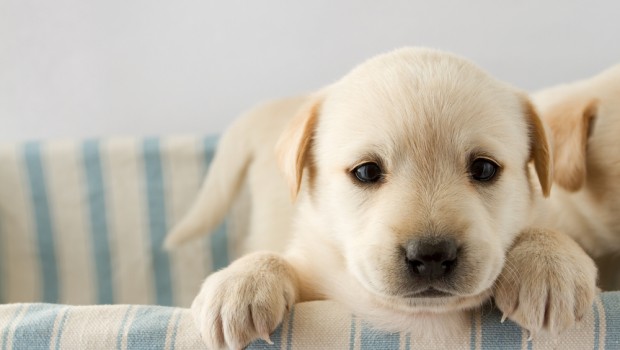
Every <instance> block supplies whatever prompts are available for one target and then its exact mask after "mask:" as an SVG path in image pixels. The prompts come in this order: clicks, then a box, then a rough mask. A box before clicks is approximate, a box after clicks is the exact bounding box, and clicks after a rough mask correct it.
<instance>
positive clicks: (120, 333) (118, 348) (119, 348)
mask: <svg viewBox="0 0 620 350" xmlns="http://www.w3.org/2000/svg"><path fill="white" fill-rule="evenodd" d="M132 308H133V306H132V305H130V306H129V307H128V308H127V311H125V316H123V321H122V322H121V327H120V328H119V329H118V334H117V335H116V350H122V345H123V332H124V331H125V326H126V325H127V320H128V319H129V313H131V309H132Z"/></svg>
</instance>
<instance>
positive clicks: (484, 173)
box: [469, 158, 499, 182]
mask: <svg viewBox="0 0 620 350" xmlns="http://www.w3.org/2000/svg"><path fill="white" fill-rule="evenodd" d="M498 168H499V165H497V164H496V163H495V162H493V161H492V160H490V159H487V158H476V159H474V161H473V162H472V163H471V165H470V167H469V173H470V174H471V177H472V178H473V179H474V180H476V181H481V182H485V181H490V180H492V179H493V178H494V177H495V175H496V174H497V169H498Z"/></svg>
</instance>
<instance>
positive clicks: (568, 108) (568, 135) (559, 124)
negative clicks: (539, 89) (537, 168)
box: [545, 99, 598, 192]
mask: <svg viewBox="0 0 620 350" xmlns="http://www.w3.org/2000/svg"><path fill="white" fill-rule="evenodd" d="M597 105H598V103H597V101H596V100H595V99H587V100H581V101H580V100H575V101H570V102H569V103H562V104H560V105H557V106H554V107H553V109H551V110H550V111H549V113H548V114H546V115H545V120H546V122H547V124H548V125H549V128H550V129H551V136H552V140H553V163H554V174H555V175H554V180H555V182H557V184H558V185H560V186H562V187H563V188H565V189H566V190H568V191H573V192H574V191H577V190H579V189H580V188H581V186H583V183H584V181H585V178H586V148H587V145H588V137H589V136H590V131H591V126H592V125H593V124H592V122H593V121H594V118H595V116H596V111H597Z"/></svg>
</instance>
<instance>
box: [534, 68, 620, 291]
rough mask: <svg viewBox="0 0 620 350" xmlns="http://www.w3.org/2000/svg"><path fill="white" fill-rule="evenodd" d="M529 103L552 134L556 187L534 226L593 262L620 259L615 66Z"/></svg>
mask: <svg viewBox="0 0 620 350" xmlns="http://www.w3.org/2000/svg"><path fill="white" fill-rule="evenodd" d="M533 101H534V102H535V104H536V106H537V107H538V109H539V111H540V113H541V117H542V119H543V120H544V122H545V123H546V124H547V125H548V126H549V129H550V131H551V132H550V136H551V142H552V144H553V148H554V156H553V158H554V161H553V164H554V181H555V182H556V183H557V184H558V185H559V186H557V187H555V188H554V191H553V194H552V196H551V200H550V201H545V202H541V205H543V208H541V210H540V213H546V214H545V215H540V216H539V217H538V218H537V219H536V220H537V221H538V222H539V223H541V224H542V225H544V226H548V227H555V228H557V229H558V230H560V231H562V232H564V233H566V234H568V235H570V236H572V237H573V238H574V239H575V240H576V241H577V242H579V244H580V245H581V246H582V247H584V248H585V249H586V251H587V252H588V253H590V254H591V255H592V256H594V257H596V258H601V257H604V256H605V255H609V254H617V253H619V252H620V216H619V215H618V213H619V212H620V182H619V181H618V179H620V154H619V153H618V152H617V150H618V145H620V143H619V142H618V135H620V65H617V66H614V67H612V68H610V69H608V70H606V71H604V72H602V73H600V74H599V75H597V76H595V77H593V78H590V79H587V80H583V81H579V82H575V83H572V84H566V85H561V86H557V87H553V88H549V89H546V90H544V91H541V92H538V93H536V94H534V95H533ZM616 266H617V265H616ZM612 270H614V271H612V272H615V273H616V274H617V271H615V270H617V268H616V267H615V266H614V268H613V269H612ZM610 277H614V276H610ZM602 282H604V286H605V287H608V288H613V287H615V288H618V285H615V286H614V284H613V282H612V281H608V279H607V280H603V281H602Z"/></svg>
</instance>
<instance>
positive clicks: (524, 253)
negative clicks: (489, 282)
mask: <svg viewBox="0 0 620 350" xmlns="http://www.w3.org/2000/svg"><path fill="white" fill-rule="evenodd" d="M596 274H597V270H596V266H595V264H594V262H593V261H592V259H590V257H589V256H588V255H587V254H586V253H585V252H584V251H583V250H582V249H581V247H579V246H578V245H577V243H575V242H574V241H573V240H572V239H571V238H569V237H568V236H565V235H563V234H560V233H557V232H553V231H549V230H535V229H532V230H528V231H526V232H523V233H522V234H521V235H520V236H519V237H518V238H517V240H516V241H515V243H514V245H513V247H512V248H511V250H510V251H509V252H508V254H507V256H506V264H505V266H504V270H503V271H502V273H501V274H500V276H499V278H498V279H497V281H496V284H495V290H494V299H495V303H496V305H497V307H498V308H499V309H500V310H501V311H502V312H503V313H504V318H505V317H508V318H510V319H511V320H513V321H515V322H516V323H517V324H519V325H520V326H522V327H523V328H525V329H528V330H529V331H530V337H531V336H532V335H534V334H536V333H538V332H539V331H540V330H546V331H548V332H550V333H552V334H558V333H560V332H562V331H564V330H566V329H567V328H570V327H572V326H573V325H574V324H575V321H579V320H580V319H581V318H582V317H583V315H584V314H585V313H586V312H587V311H588V310H589V308H590V307H591V305H592V303H593V301H594V296H595V295H596V290H597V289H596Z"/></svg>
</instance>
